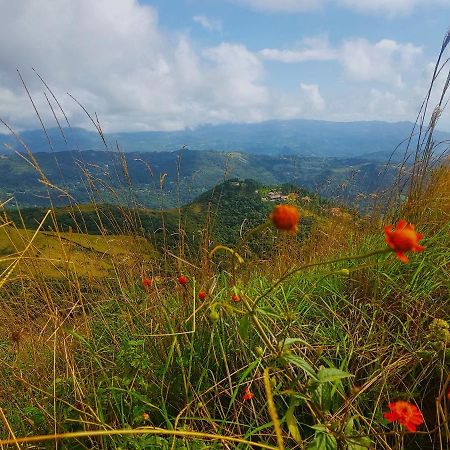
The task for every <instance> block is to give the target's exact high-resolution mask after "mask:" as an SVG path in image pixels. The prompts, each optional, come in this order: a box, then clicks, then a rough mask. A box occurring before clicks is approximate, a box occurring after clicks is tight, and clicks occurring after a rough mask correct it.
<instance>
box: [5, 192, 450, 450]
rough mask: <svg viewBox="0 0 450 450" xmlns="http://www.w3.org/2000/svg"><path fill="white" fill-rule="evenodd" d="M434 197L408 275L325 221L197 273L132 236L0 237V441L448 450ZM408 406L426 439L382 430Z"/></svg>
mask: <svg viewBox="0 0 450 450" xmlns="http://www.w3.org/2000/svg"><path fill="white" fill-rule="evenodd" d="M444 187H445V186H444ZM435 191H436V189H435ZM428 195H431V194H428ZM443 196H444V197H443ZM433 198H434V199H435V202H434V203H433V210H432V211H433V215H432V216H430V215H429V214H428V219H429V218H430V217H432V220H427V219H426V218H425V217H422V219H421V221H420V223H419V222H418V223H416V225H417V227H418V229H419V231H420V232H423V233H425V236H426V237H425V238H424V239H423V243H424V245H426V247H427V248H426V250H425V251H424V252H422V253H417V254H411V255H410V257H411V261H410V263H409V264H403V263H402V262H400V261H399V260H398V259H397V258H396V257H395V254H394V253H392V252H390V251H389V248H388V247H387V245H386V243H385V241H384V233H383V227H382V225H383V222H382V221H380V220H377V219H372V220H370V221H369V220H366V219H357V218H356V217H355V218H352V217H351V216H350V217H347V216H348V215H347V216H344V217H342V216H337V217H334V218H328V219H327V220H322V221H320V220H319V221H317V222H316V223H315V225H314V226H313V228H312V230H310V233H311V234H310V235H309V238H308V240H307V241H298V240H297V239H296V237H295V236H294V235H291V234H289V233H285V232H282V231H279V232H277V233H275V234H274V232H273V226H272V225H271V224H270V222H269V223H267V224H266V225H265V224H264V222H262V223H261V224H260V226H258V227H257V228H256V229H251V230H248V231H249V233H250V234H248V233H247V234H244V235H243V236H244V238H243V239H244V240H243V241H242V242H238V243H237V247H236V252H238V253H240V254H241V255H242V257H243V259H242V260H240V258H237V257H236V256H235V254H233V253H230V251H229V250H226V248H225V249H218V250H217V251H216V252H214V253H213V254H212V253H211V250H212V248H211V247H210V246H208V244H205V247H204V248H203V250H200V255H199V256H200V257H199V258H198V259H196V262H195V264H193V263H191V262H190V261H189V260H187V259H186V257H185V253H183V247H181V246H180V247H179V252H178V253H177V254H170V255H166V256H165V257H164V258H163V257H161V256H158V255H157V254H156V253H155V252H154V250H153V247H152V246H150V245H149V244H144V243H145V242H146V241H145V240H144V239H142V240H139V239H138V238H135V237H130V236H101V235H99V236H92V235H87V234H80V233H71V232H48V231H38V232H35V231H25V230H18V229H16V228H14V227H13V226H12V225H11V224H10V225H4V226H2V228H0V233H1V239H0V242H1V244H0V245H1V247H0V249H1V251H0V252H1V254H2V268H3V274H2V279H1V280H2V303H3V308H2V315H3V320H2V324H1V325H0V347H1V348H2V352H1V356H0V370H1V378H0V379H1V381H0V401H1V403H0V405H1V409H0V415H1V420H2V422H3V428H2V431H1V438H2V439H4V440H7V439H10V440H11V439H14V438H15V437H24V438H25V440H27V439H28V440H30V437H31V436H33V435H52V434H59V433H66V438H65V439H62V440H61V439H60V440H56V441H55V438H54V437H51V438H50V440H49V441H45V440H44V439H45V438H42V437H41V438H39V441H38V442H36V443H31V442H28V443H25V444H17V445H16V447H17V446H18V445H20V446H22V447H20V448H70V449H88V448H89V449H90V448H97V449H109V448H115V449H148V448H155V449H157V448H167V449H172V448H173V449H181V448H183V449H186V448H187V449H203V448H241V449H246V448H261V447H262V448H289V449H296V448H298V449H340V448H342V449H352V450H359V449H367V448H386V449H397V448H406V449H426V448H430V449H432V448H433V449H434V448H441V449H444V448H448V445H449V433H448V417H449V414H448V408H449V399H448V398H447V389H448V387H449V361H450V359H449V357H450V355H449V349H448V345H449V342H450V338H449V332H448V321H449V311H450V301H449V279H450V278H449V273H448V272H449V260H450V233H449V231H450V227H449V223H448V211H447V210H446V209H445V208H446V207H445V204H446V202H445V201H443V200H442V199H443V198H444V199H445V198H448V192H447V191H442V189H441V190H440V191H439V195H436V192H435V195H434V197H433ZM429 200H430V201H431V199H429ZM429 203H430V202H429ZM301 228H302V220H301V221H300V232H301ZM267 233H270V234H271V235H273V237H272V238H271V239H272V240H273V247H272V248H271V250H270V253H268V254H267V256H266V257H265V258H262V259H261V258H255V255H254V254H252V253H251V252H249V249H248V248H247V247H246V241H248V240H250V238H252V239H253V238H255V237H256V238H257V239H259V238H258V236H260V237H263V236H265V235H266V234H267ZM167 259H168V261H169V263H168V265H167V262H166V260H167ZM336 260H337V261H336ZM326 261H331V262H329V263H327V262H326ZM333 261H335V262H333ZM13 262H17V263H16V264H15V265H13V266H11V263H13ZM305 266H306V267H305ZM7 267H9V268H10V269H9V270H7ZM11 268H12V270H11ZM180 274H184V275H185V276H186V277H187V279H188V282H187V284H180V282H179V280H178V277H179V275H180ZM143 277H148V279H150V280H151V283H149V284H151V285H144V284H143V281H142V280H143ZM200 291H203V292H204V294H205V295H203V294H202V295H201V296H200V297H199V292H200ZM233 296H237V297H238V301H234V300H233ZM234 299H235V300H236V297H234ZM436 319H439V320H441V322H437V321H436ZM399 399H401V400H405V401H408V402H410V403H412V404H414V405H417V407H418V408H419V409H420V411H421V413H422V414H423V418H424V424H423V425H422V426H420V427H419V428H418V431H417V432H416V433H412V432H408V431H406V430H405V428H404V427H402V426H400V425H397V424H390V423H389V422H388V421H387V420H386V419H385V418H383V413H385V412H386V411H387V404H388V403H389V402H391V401H394V400H399ZM67 433H74V434H73V435H72V438H70V439H69V438H68V437H67V436H69V437H70V434H69V435H67ZM116 433H117V434H116ZM2 442H3V441H2Z"/></svg>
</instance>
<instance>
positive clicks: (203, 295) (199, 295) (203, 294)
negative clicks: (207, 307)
mask: <svg viewBox="0 0 450 450" xmlns="http://www.w3.org/2000/svg"><path fill="white" fill-rule="evenodd" d="M198 298H199V299H200V300H205V298H206V292H205V291H200V292H199V293H198Z"/></svg>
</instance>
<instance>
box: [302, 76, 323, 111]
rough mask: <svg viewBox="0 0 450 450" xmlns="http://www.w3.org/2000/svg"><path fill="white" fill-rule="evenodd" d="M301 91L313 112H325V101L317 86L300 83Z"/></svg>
mask: <svg viewBox="0 0 450 450" xmlns="http://www.w3.org/2000/svg"><path fill="white" fill-rule="evenodd" d="M300 90H301V91H302V93H303V97H304V99H305V100H306V104H307V108H308V109H309V110H312V111H313V112H321V111H324V110H325V100H324V98H323V97H322V95H321V94H320V89H319V86H318V85H317V84H305V83H300Z"/></svg>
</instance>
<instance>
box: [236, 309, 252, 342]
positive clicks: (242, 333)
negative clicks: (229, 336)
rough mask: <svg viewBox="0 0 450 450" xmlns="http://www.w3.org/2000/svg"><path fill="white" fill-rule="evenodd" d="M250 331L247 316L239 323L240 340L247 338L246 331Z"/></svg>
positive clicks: (248, 317)
mask: <svg viewBox="0 0 450 450" xmlns="http://www.w3.org/2000/svg"><path fill="white" fill-rule="evenodd" d="M249 329H250V316H249V315H248V314H247V315H245V316H244V317H242V319H241V320H240V322H239V328H238V331H239V336H240V337H241V339H242V340H245V339H247V338H248V331H249Z"/></svg>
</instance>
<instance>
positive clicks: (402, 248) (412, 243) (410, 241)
mask: <svg viewBox="0 0 450 450" xmlns="http://www.w3.org/2000/svg"><path fill="white" fill-rule="evenodd" d="M384 232H385V233H386V242H387V244H388V245H389V247H391V248H392V250H394V252H396V253H397V258H398V259H399V260H400V261H402V262H404V263H408V262H409V259H408V257H407V256H406V255H405V252H421V251H422V250H425V247H423V246H422V245H419V241H420V240H421V239H422V238H423V234H420V233H416V231H415V230H414V225H412V224H410V223H408V222H406V220H400V222H399V223H398V224H397V226H396V227H395V230H392V225H388V226H386V227H384Z"/></svg>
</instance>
